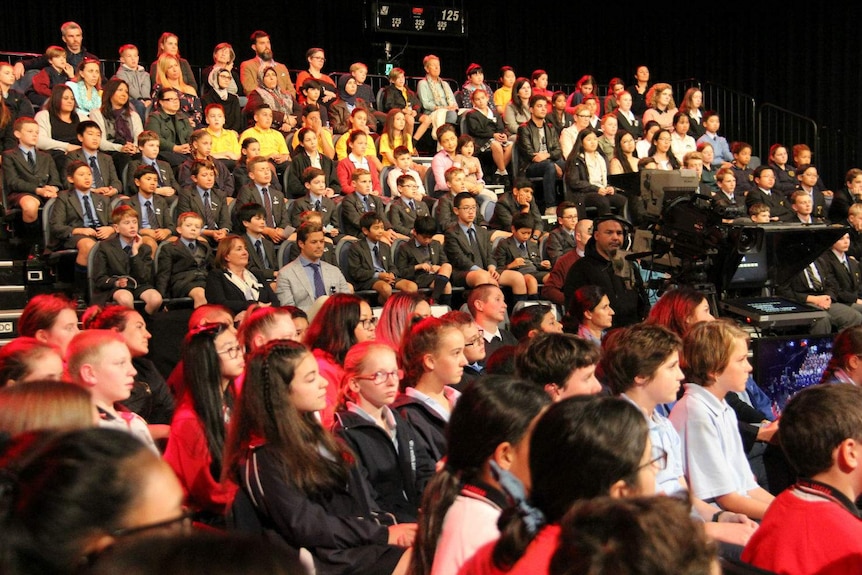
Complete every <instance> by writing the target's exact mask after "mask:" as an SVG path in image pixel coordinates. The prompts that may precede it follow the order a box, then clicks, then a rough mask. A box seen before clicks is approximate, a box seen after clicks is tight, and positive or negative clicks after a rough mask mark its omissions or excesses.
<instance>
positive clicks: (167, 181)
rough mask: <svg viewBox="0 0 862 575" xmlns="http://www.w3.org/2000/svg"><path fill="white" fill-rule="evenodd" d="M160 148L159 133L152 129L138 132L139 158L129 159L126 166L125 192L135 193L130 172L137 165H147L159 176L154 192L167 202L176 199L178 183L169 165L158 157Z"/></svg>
mask: <svg viewBox="0 0 862 575" xmlns="http://www.w3.org/2000/svg"><path fill="white" fill-rule="evenodd" d="M160 148H161V140H160V138H159V135H158V134H157V133H156V132H153V131H152V130H144V131H143V132H141V133H140V134H138V149H139V150H140V151H141V156H140V159H136V160H131V161H130V162H129V163H128V165H127V168H126V189H125V194H126V195H130V194H134V193H135V190H136V188H135V182H134V178H130V177H129V175H130V174H134V173H135V171H136V170H137V169H138V167H139V166H142V165H148V166H152V167H153V169H155V170H156V174H157V175H158V176H159V185H158V187H157V188H156V194H158V195H160V196H162V197H163V198H165V200H166V201H167V202H168V203H173V202H175V201H176V194H177V192H178V191H179V189H180V184H179V183H178V182H177V179H176V177H175V176H174V170H173V168H171V165H170V164H169V163H168V162H166V161H165V160H160V159H159V149H160Z"/></svg>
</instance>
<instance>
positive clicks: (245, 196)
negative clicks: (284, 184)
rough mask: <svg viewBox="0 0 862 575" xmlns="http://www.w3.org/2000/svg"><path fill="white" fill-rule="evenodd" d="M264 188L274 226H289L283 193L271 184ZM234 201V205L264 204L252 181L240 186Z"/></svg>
mask: <svg viewBox="0 0 862 575" xmlns="http://www.w3.org/2000/svg"><path fill="white" fill-rule="evenodd" d="M266 190H267V192H268V193H269V198H270V200H271V202H272V219H273V221H274V222H275V227H277V228H282V229H284V228H287V227H289V226H290V219H289V218H288V217H287V200H286V199H285V198H284V194H283V193H281V192H280V191H278V190H276V189H273V188H272V186H267V188H266ZM236 203H237V205H236V207H239V206H241V205H243V204H260V205H261V206H263V205H264V204H263V198H261V197H260V192H259V191H258V189H257V186H256V185H255V184H254V182H251V183H249V184H246V185H245V186H243V187H242V188H240V190H239V193H237V195H236Z"/></svg>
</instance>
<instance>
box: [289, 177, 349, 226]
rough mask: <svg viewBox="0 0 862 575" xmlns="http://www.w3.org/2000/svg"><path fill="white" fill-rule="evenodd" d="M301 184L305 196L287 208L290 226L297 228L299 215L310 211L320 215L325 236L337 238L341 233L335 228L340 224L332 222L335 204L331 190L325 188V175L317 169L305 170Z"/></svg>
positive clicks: (295, 200)
mask: <svg viewBox="0 0 862 575" xmlns="http://www.w3.org/2000/svg"><path fill="white" fill-rule="evenodd" d="M302 183H303V185H304V186H305V192H306V194H305V195H304V196H302V197H300V198H296V199H294V200H293V201H292V202H291V203H290V207H289V208H288V218H289V219H290V225H292V226H293V227H295V228H297V227H299V218H300V215H301V214H302V213H303V212H305V211H307V210H312V211H315V212H319V213H320V214H321V223H322V225H323V228H324V230H325V231H326V233H327V235H329V236H331V237H335V236H338V235H339V234H340V233H341V232H340V230H339V228H338V227H337V226H339V225H340V223H339V222H337V221H335V220H333V215H334V214H335V202H334V201H333V200H332V199H331V193H330V192H331V191H332V190H331V188H328V187H327V181H326V173H325V172H324V171H323V170H321V169H319V168H314V167H311V168H306V169H305V171H304V172H303V173H302Z"/></svg>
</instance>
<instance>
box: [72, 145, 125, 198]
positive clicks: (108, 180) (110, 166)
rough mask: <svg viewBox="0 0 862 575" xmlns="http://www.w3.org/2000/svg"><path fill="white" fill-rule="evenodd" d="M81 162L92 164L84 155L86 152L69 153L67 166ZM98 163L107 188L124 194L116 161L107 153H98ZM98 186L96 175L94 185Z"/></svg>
mask: <svg viewBox="0 0 862 575" xmlns="http://www.w3.org/2000/svg"><path fill="white" fill-rule="evenodd" d="M75 160H80V161H82V162H84V163H85V164H87V165H88V166H89V165H90V162H89V161H88V160H87V156H86V154H84V150H75V151H74V152H69V153H68V154H66V165H68V163H69V162H72V161H75ZM96 163H97V164H98V165H99V172H101V173H102V181H103V182H104V183H105V185H106V186H111V187H113V188H114V189H116V190H117V191H119V192H121V193H122V190H123V182H122V181H120V176H118V175H117V168H116V167H115V166H114V160H113V159H112V158H111V156H109V155H108V154H106V153H105V152H97V153H96ZM95 184H96V175H95V174H93V185H95Z"/></svg>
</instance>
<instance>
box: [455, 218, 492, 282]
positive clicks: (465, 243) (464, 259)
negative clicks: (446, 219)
mask: <svg viewBox="0 0 862 575" xmlns="http://www.w3.org/2000/svg"><path fill="white" fill-rule="evenodd" d="M473 227H474V228H475V229H476V243H477V244H478V245H479V253H480V255H481V261H474V260H473V250H472V248H471V247H470V240H469V239H468V238H467V234H465V233H464V230H462V229H461V226H460V225H459V224H452V225H451V226H449V228H447V229H446V231H445V232H444V233H443V249H444V250H445V252H446V257H447V258H448V259H449V262H450V263H451V264H452V268H453V269H455V270H459V271H469V270H470V268H471V267H473V266H474V265H476V266H479V267H480V268H482V269H488V266H492V265H496V263H495V261H494V258H493V257H492V256H491V235H490V234H489V233H488V230H486V229H485V228H483V227H481V226H477V225H475V224H474V225H473Z"/></svg>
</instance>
